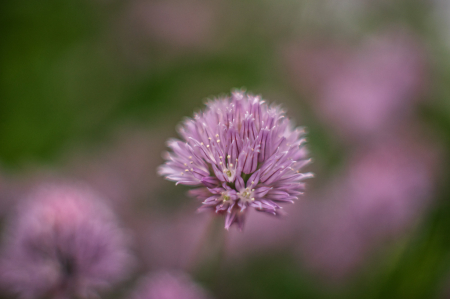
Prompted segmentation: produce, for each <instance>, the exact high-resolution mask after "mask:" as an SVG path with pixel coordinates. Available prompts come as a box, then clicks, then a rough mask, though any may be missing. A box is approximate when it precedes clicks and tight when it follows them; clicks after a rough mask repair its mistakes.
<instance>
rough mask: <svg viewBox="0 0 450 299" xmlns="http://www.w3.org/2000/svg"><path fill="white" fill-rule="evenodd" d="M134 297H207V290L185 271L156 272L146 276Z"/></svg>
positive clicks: (180, 298) (147, 298)
mask: <svg viewBox="0 0 450 299" xmlns="http://www.w3.org/2000/svg"><path fill="white" fill-rule="evenodd" d="M132 298H133V299H207V298H210V297H209V296H208V295H207V294H206V292H205V291H204V290H203V289H202V288H201V287H200V286H198V285H197V284H195V283H194V282H192V281H191V279H190V278H189V277H188V276H187V275H185V274H184V273H181V272H180V273H178V272H164V271H161V272H156V273H153V274H151V275H150V276H148V277H145V278H144V279H143V280H142V281H141V283H140V284H139V285H138V287H137V289H136V291H135V292H134V294H133V296H132Z"/></svg>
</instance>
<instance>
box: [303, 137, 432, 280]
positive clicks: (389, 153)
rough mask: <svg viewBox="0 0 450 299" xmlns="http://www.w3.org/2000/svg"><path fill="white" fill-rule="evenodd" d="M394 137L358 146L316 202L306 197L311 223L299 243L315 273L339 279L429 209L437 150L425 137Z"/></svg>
mask: <svg viewBox="0 0 450 299" xmlns="http://www.w3.org/2000/svg"><path fill="white" fill-rule="evenodd" d="M398 135H400V136H401V137H399V136H396V135H394V136H393V137H391V138H385V139H383V140H379V143H377V144H375V145H371V146H362V147H361V148H360V149H359V150H358V151H357V153H356V154H353V155H351V156H350V163H349V165H347V167H346V169H345V170H344V171H341V172H339V174H338V176H336V177H335V178H334V180H333V181H332V182H331V183H330V184H328V186H326V188H325V189H324V190H325V192H322V194H321V195H318V196H317V197H318V198H320V200H316V201H313V200H311V201H308V204H310V205H311V207H310V208H309V209H306V210H308V212H309V215H305V218H307V217H309V218H311V219H310V220H311V221H312V223H313V225H309V226H308V227H305V228H304V234H305V238H304V242H302V243H301V244H300V246H301V248H302V250H301V251H302V254H303V260H304V262H305V263H306V264H307V265H308V266H310V267H311V268H312V269H314V270H315V271H316V272H320V273H321V274H323V275H325V276H327V277H329V278H332V279H334V280H337V281H339V280H341V279H342V278H347V277H349V276H350V275H351V274H353V272H354V270H356V269H358V267H360V266H361V264H362V263H363V262H364V261H365V260H367V257H368V256H369V254H370V253H371V252H373V251H374V249H375V248H379V247H380V245H381V244H383V243H385V242H386V241H390V240H395V239H397V238H398V236H401V235H402V234H405V233H406V232H408V231H410V230H411V228H413V227H414V225H416V224H417V223H419V222H420V220H421V219H422V217H423V214H424V212H425V211H427V208H428V207H429V204H430V199H431V198H432V195H433V192H434V187H435V186H434V182H435V179H436V173H437V171H436V170H437V163H436V162H437V158H438V156H439V153H438V152H437V151H436V149H435V148H433V146H430V144H429V143H426V144H421V142H423V139H422V140H420V142H419V141H418V140H415V139H414V138H411V137H410V136H408V137H406V136H407V135H408V134H406V133H403V134H398ZM380 141H381V142H380ZM322 191H323V190H322Z"/></svg>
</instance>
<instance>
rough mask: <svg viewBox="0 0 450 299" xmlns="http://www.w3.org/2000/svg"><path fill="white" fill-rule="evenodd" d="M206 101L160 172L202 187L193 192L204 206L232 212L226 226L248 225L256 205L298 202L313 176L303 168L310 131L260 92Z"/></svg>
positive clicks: (173, 143) (266, 208) (267, 207)
mask: <svg viewBox="0 0 450 299" xmlns="http://www.w3.org/2000/svg"><path fill="white" fill-rule="evenodd" d="M206 106H207V108H206V110H205V111H203V112H199V113H197V114H195V115H194V119H190V118H188V119H186V120H185V121H184V123H183V124H182V125H181V126H180V128H179V133H180V135H181V137H182V138H183V139H184V140H183V141H181V140H178V139H172V140H169V142H168V146H169V147H170V148H171V149H172V152H171V153H166V155H165V158H166V160H167V162H166V164H164V165H162V166H161V167H160V169H159V173H160V174H161V175H165V176H166V178H167V179H168V180H172V181H176V182H177V184H183V185H190V186H198V187H199V188H197V189H193V190H191V192H190V194H191V195H192V196H195V197H197V198H199V199H201V200H203V206H202V207H201V208H200V209H199V210H213V211H215V212H216V213H218V214H226V219H225V228H226V229H229V227H230V226H231V225H232V224H233V223H237V225H238V226H239V228H240V229H241V230H242V228H243V224H244V218H245V214H246V213H247V210H248V208H250V207H252V208H254V209H255V210H257V211H262V212H266V213H269V214H272V215H279V214H280V209H281V207H280V205H279V203H285V202H290V203H293V201H294V200H295V199H297V196H299V195H301V194H302V193H303V191H304V188H305V185H304V183H303V180H304V179H307V178H310V177H312V174H311V173H301V172H300V169H301V168H302V167H303V166H304V165H306V164H308V163H309V161H310V160H308V159H307V158H306V154H307V151H306V149H305V148H304V144H305V139H304V138H303V136H304V134H305V131H304V130H303V129H301V128H294V126H293V124H292V123H291V121H290V120H289V119H287V118H286V117H285V114H284V112H283V111H282V110H281V109H280V107H278V106H273V105H272V106H268V105H267V104H265V103H264V101H262V100H261V98H260V97H259V96H253V95H249V94H245V93H243V92H234V93H232V95H231V97H224V98H221V99H215V100H210V101H209V102H207V103H206Z"/></svg>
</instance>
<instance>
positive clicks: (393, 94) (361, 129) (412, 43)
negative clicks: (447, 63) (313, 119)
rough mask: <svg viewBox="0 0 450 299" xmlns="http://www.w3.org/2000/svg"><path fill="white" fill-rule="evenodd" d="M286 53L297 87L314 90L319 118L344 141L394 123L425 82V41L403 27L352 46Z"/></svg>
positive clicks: (294, 48) (403, 115)
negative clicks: (421, 40) (423, 42)
mask: <svg viewBox="0 0 450 299" xmlns="http://www.w3.org/2000/svg"><path fill="white" fill-rule="evenodd" d="M286 54H287V55H286V56H287V62H288V64H289V69H290V71H291V72H292V75H293V76H292V79H293V83H294V84H295V86H296V87H298V86H301V87H302V88H303V89H304V90H308V91H311V92H312V94H313V96H310V97H308V98H309V99H310V101H311V104H312V108H313V109H314V111H315V113H316V114H317V116H318V117H319V118H320V120H322V121H323V123H325V124H326V125H328V126H329V127H330V129H332V130H334V131H335V132H337V133H338V134H339V135H340V136H341V137H345V138H346V139H353V140H354V139H359V140H364V139H368V140H370V139H371V138H372V137H373V136H374V135H376V134H378V133H379V132H381V131H386V130H389V129H391V128H392V127H395V126H397V123H398V122H399V121H401V120H403V119H405V118H406V116H408V115H409V113H410V111H411V107H412V106H413V104H415V103H416V102H418V100H419V99H421V97H420V96H421V95H422V94H423V92H424V90H425V87H426V84H427V82H426V73H427V66H426V54H425V53H424V49H423V45H422V44H421V43H420V39H419V38H418V37H417V36H415V35H413V34H411V33H408V32H404V30H392V31H388V32H387V33H385V32H384V33H380V34H376V35H374V36H369V37H368V38H366V39H364V40H363V42H362V43H361V45H360V46H359V47H358V48H356V49H353V48H348V47H342V46H336V45H333V44H327V45H325V46H318V45H313V46H309V47H308V46H305V45H302V46H292V47H290V48H289V49H288V51H287V53H286ZM304 90H303V91H304Z"/></svg>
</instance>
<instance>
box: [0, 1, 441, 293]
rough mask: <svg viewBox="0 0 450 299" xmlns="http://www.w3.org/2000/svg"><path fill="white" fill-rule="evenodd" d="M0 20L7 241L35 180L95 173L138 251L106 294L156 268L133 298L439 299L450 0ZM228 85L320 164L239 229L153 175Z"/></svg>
mask: <svg viewBox="0 0 450 299" xmlns="http://www.w3.org/2000/svg"><path fill="white" fill-rule="evenodd" d="M0 15H1V18H0V23H1V27H0V36H1V40H2V42H1V45H0V60H1V63H0V65H1V69H0V218H1V223H2V225H1V228H2V230H3V232H4V233H3V234H6V233H5V231H8V226H9V225H11V224H10V223H11V221H10V220H9V219H10V218H14V215H15V211H16V210H17V206H20V203H21V202H22V201H23V200H24V199H25V198H29V197H30V196H31V198H33V192H34V191H33V190H35V188H37V187H38V186H40V185H42V184H47V183H55V182H60V181H64V182H65V183H67V182H69V183H72V182H76V184H78V183H80V182H82V183H83V184H86V185H88V186H89V188H92V190H95V192H97V193H98V194H101V197H102V198H104V201H105V203H107V205H108V206H109V208H110V209H112V211H114V213H115V214H116V218H117V219H118V220H117V221H118V223H119V225H120V226H121V227H122V228H123V229H124V230H125V231H126V234H127V236H128V237H129V239H130V241H129V250H130V252H131V253H132V256H133V258H134V260H135V262H134V266H133V267H132V270H130V271H129V272H127V273H128V274H127V275H126V277H125V278H124V279H123V280H122V281H121V282H119V283H115V284H114V285H112V286H111V287H110V288H109V289H108V290H107V291H104V292H102V293H101V296H102V298H131V296H132V295H130V294H133V292H139V291H136V290H137V289H139V285H144V284H145V283H146V282H145V279H144V280H143V277H148V276H149V275H150V277H151V275H154V274H152V273H160V271H172V272H171V273H173V271H176V273H177V274H176V275H174V277H175V278H173V277H172V278H170V279H166V281H164V282H162V283H159V287H160V288H164V287H166V288H168V289H170V290H172V293H170V292H169V293H170V294H169V293H167V292H166V293H165V294H166V295H165V296H166V297H163V296H162V295H161V296H160V297H158V296H157V295H153V296H154V297H151V296H150V295H148V296H147V297H145V296H143V297H139V298H161V299H165V298H168V299H170V298H182V299H183V298H204V297H202V296H205V294H204V293H201V292H200V291H199V289H200V288H202V289H203V291H202V292H206V293H207V294H209V295H207V296H210V298H219V299H220V298H258V299H263V298H450V184H449V182H450V167H449V166H450V165H449V153H450V84H449V82H450V2H449V1H447V0H398V1H388V0H372V1H369V0H295V1H294V0H277V1H269V0H248V1H237V0H166V1H162V0H161V1H159V0H129V1H121V0H89V1H86V0H70V1H57V0H42V1H30V0H17V1H3V2H1V4H0ZM234 88H238V89H245V90H247V91H248V92H251V93H253V94H261V95H262V96H263V98H265V99H266V100H267V101H268V102H275V103H279V104H282V106H283V107H284V108H285V109H286V111H287V114H288V116H289V117H290V118H292V119H293V120H295V122H296V124H298V125H301V126H306V128H307V129H308V149H309V151H310V155H311V157H312V158H313V160H314V163H312V164H311V165H310V166H308V169H307V170H308V171H312V172H314V173H315V178H314V179H312V180H309V181H308V190H307V192H306V195H305V196H304V197H303V198H302V199H301V200H300V201H298V202H296V204H295V205H292V206H287V207H286V211H287V213H288V215H287V216H286V217H284V218H283V219H274V218H271V217H269V216H266V215H260V214H258V213H253V214H251V215H250V216H249V217H248V222H247V224H246V228H245V230H244V232H242V233H241V232H239V231H237V230H236V229H234V228H233V229H231V230H230V232H226V231H224V230H223V228H222V225H223V223H222V222H221V221H218V222H213V224H210V222H211V221H212V220H211V219H210V216H211V215H208V214H197V213H195V210H196V208H197V206H198V205H199V203H198V202H197V201H196V200H194V199H191V198H188V197H187V196H186V194H185V193H186V190H187V188H185V187H183V186H175V184H173V183H172V182H166V181H165V180H164V179H163V178H161V177H159V176H158V175H157V174H156V168H157V167H158V165H160V164H162V163H163V159H162V157H161V153H162V152H163V151H164V150H165V141H166V140H167V139H168V138H171V137H176V136H177V133H176V126H177V125H178V124H179V122H180V121H181V120H182V119H183V117H186V116H191V115H192V113H193V112H194V111H197V110H199V109H202V108H203V103H204V102H205V100H206V99H207V98H211V97H213V96H220V95H226V94H228V93H229V92H230V91H231V90H232V89H234ZM30 194H31V195H30ZM213 221H215V220H213ZM222 221H223V220H222ZM205 236H207V237H205ZM8 240H9V239H8V238H6V237H5V238H3V239H2V242H3V245H2V246H3V247H8V244H7V243H8V242H9V241H8ZM17 267H19V266H17ZM180 273H182V274H180ZM180 276H182V277H183V278H182V279H181V281H182V283H185V284H187V285H188V286H187V287H186V286H184V287H186V288H188V290H185V289H183V287H182V286H180V285H172V284H173V283H174V281H176V280H177V279H178V278H179V277H180ZM0 277H1V275H0ZM177 277H178V278H177ZM149 280H152V279H151V278H150V279H149ZM162 280H164V279H162ZM183 281H184V282H183ZM186 281H188V282H186ZM176 283H178V284H179V282H176ZM176 283H175V284H176ZM1 285H4V286H3V287H2V291H1V294H2V295H1V296H3V297H2V298H16V297H15V295H13V294H11V293H10V291H11V290H10V288H9V287H8V283H4V284H1ZM149 285H150V286H149V288H152V286H153V285H158V283H157V282H156V283H155V282H153V284H152V283H150V284H149ZM161 285H162V286H161ZM193 285H195V287H193ZM20 288H24V289H26V288H27V285H26V284H25V285H22V286H20ZM140 288H141V289H143V288H145V287H142V286H141V287H140ZM193 289H195V292H197V293H198V292H200V293H201V294H197V295H195V294H194V295H189V296H190V297H189V296H188V295H187V294H188V293H189V292H190V291H192V290H193ZM143 292H145V291H143ZM195 292H194V293H195ZM155 294H157V292H156V291H155ZM167 294H169V295H167ZM180 294H182V295H180ZM167 296H169V297H167ZM170 296H172V297H170ZM133 298H134V297H133ZM136 298H138V297H136Z"/></svg>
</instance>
